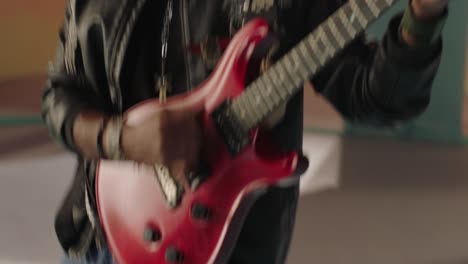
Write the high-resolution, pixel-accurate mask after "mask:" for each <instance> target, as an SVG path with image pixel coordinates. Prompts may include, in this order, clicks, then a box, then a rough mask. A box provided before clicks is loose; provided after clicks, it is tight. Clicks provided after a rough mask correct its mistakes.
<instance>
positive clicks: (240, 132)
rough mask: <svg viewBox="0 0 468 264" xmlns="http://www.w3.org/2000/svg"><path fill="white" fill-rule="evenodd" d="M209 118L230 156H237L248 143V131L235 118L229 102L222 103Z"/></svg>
mask: <svg viewBox="0 0 468 264" xmlns="http://www.w3.org/2000/svg"><path fill="white" fill-rule="evenodd" d="M211 117H212V118H213V121H214V124H215V126H216V128H217V130H218V134H219V135H220V136H221V138H222V139H223V141H224V143H225V144H226V147H227V149H228V152H229V154H231V156H235V155H237V154H238V153H239V152H241V151H242V150H243V149H244V148H245V147H246V146H247V145H248V144H249V143H250V138H249V131H248V130H247V129H246V128H245V126H244V125H243V124H242V123H241V122H240V121H239V119H238V118H237V116H236V113H235V111H234V110H233V109H232V107H231V103H230V101H225V102H223V103H222V104H221V105H220V106H219V107H218V108H217V109H216V110H215V111H213V113H212V116H211Z"/></svg>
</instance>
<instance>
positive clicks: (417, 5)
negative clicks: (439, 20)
mask: <svg viewBox="0 0 468 264" xmlns="http://www.w3.org/2000/svg"><path fill="white" fill-rule="evenodd" d="M448 2H449V0H411V6H412V8H413V11H414V14H415V15H416V16H417V17H419V18H420V19H431V18H433V17H437V16H439V15H441V14H442V13H443V11H444V9H445V7H446V6H447V4H448Z"/></svg>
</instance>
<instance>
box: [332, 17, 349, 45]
mask: <svg viewBox="0 0 468 264" xmlns="http://www.w3.org/2000/svg"><path fill="white" fill-rule="evenodd" d="M335 18H336V17H335V16H331V17H330V18H329V20H328V26H329V28H330V31H331V33H332V35H333V36H334V38H335V39H336V41H337V42H338V45H339V47H340V48H343V47H344V46H345V45H346V41H345V39H344V38H343V35H341V33H340V32H339V30H338V27H337V25H336V23H335V20H334V19H335Z"/></svg>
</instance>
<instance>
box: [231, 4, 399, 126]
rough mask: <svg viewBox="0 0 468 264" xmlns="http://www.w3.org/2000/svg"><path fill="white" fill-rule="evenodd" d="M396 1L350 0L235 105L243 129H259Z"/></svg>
mask: <svg viewBox="0 0 468 264" xmlns="http://www.w3.org/2000/svg"><path fill="white" fill-rule="evenodd" d="M396 1H397V0H349V2H348V3H346V4H345V5H343V6H342V7H341V8H339V9H338V10H337V11H336V12H335V13H334V14H333V15H331V16H330V17H329V18H328V19H327V20H325V22H323V23H322V24H321V25H320V26H319V27H317V28H316V29H315V30H314V31H313V32H312V33H311V34H309V35H308V36H307V37H306V38H305V39H304V40H303V41H301V42H300V43H299V44H298V45H296V47H295V48H293V49H292V50H291V51H289V52H288V53H287V54H286V55H285V56H283V57H282V58H281V59H280V60H279V61H277V62H276V63H275V64H274V65H273V66H271V67H270V68H269V70H268V71H266V72H265V73H264V74H263V75H261V76H260V77H259V78H258V79H256V80H255V81H254V82H252V84H251V85H250V86H249V87H248V88H247V89H246V91H245V92H244V93H243V94H242V95H240V96H239V97H237V98H236V99H235V100H234V101H233V102H232V105H231V107H232V110H233V112H234V113H235V114H236V116H237V118H238V120H239V121H240V122H241V123H242V125H243V127H244V128H245V129H247V130H250V129H252V128H254V127H256V126H257V125H258V124H259V123H260V122H261V121H262V120H264V119H265V118H266V117H267V116H268V115H269V114H271V113H272V112H274V111H275V109H277V108H278V107H279V106H280V105H282V104H284V103H286V102H287V101H288V100H289V99H290V98H291V97H292V96H294V94H295V93H296V92H298V91H299V90H300V89H301V88H302V84H303V83H304V81H306V80H309V79H310V78H311V77H313V76H314V74H315V73H317V72H318V71H319V70H320V69H322V68H323V67H324V66H326V65H327V63H328V62H330V60H331V59H332V58H334V57H335V55H336V54H337V53H338V52H340V51H341V50H343V48H345V47H346V46H347V45H348V44H349V43H350V42H352V41H353V40H354V39H355V38H356V37H357V36H358V35H359V34H360V33H361V32H363V31H364V30H365V29H366V28H367V27H368V26H369V25H370V24H371V22H373V21H374V20H376V19H377V18H378V17H380V16H381V15H382V14H383V13H384V11H386V10H387V9H388V8H389V7H391V6H392V5H393V4H395V2H396Z"/></svg>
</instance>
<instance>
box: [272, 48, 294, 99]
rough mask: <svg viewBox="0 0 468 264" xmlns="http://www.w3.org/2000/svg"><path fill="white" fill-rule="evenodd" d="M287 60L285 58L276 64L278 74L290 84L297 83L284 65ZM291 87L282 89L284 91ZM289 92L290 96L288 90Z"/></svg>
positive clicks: (285, 86)
mask: <svg viewBox="0 0 468 264" xmlns="http://www.w3.org/2000/svg"><path fill="white" fill-rule="evenodd" d="M285 59H286V56H284V58H283V59H281V60H279V61H278V62H277V63H276V67H277V69H276V70H277V72H278V73H280V74H282V76H283V80H284V81H286V80H287V81H289V83H295V81H294V76H293V75H292V74H291V73H290V72H289V71H288V70H287V68H286V67H285V65H284V64H283V62H284V60H285ZM288 86H290V85H287V83H286V85H281V87H282V88H283V89H287V87H288ZM287 91H288V94H289V89H287Z"/></svg>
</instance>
